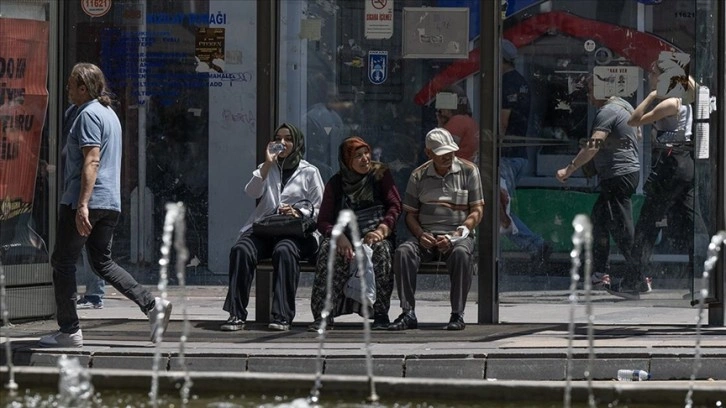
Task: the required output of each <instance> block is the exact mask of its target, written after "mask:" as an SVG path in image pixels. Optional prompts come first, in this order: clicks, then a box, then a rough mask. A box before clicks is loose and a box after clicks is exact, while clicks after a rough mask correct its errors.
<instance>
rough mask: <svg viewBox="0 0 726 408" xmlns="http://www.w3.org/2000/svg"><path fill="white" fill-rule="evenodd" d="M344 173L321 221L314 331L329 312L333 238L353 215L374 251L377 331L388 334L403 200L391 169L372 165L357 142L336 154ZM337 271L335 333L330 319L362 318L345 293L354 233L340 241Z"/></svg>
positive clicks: (333, 182) (333, 185)
mask: <svg viewBox="0 0 726 408" xmlns="http://www.w3.org/2000/svg"><path fill="white" fill-rule="evenodd" d="M338 163H339V165H340V171H338V173H336V174H335V175H333V177H331V178H330V180H329V181H328V183H327V184H326V185H325V193H324V194H323V203H322V204H321V206H320V214H319V216H318V230H319V231H320V232H321V233H322V234H323V236H324V237H325V240H324V241H323V243H322V245H321V247H320V252H319V253H318V261H317V268H316V273H315V282H314V283H313V293H312V299H311V301H310V308H311V309H312V312H313V317H314V318H315V322H314V323H313V324H312V325H311V326H310V330H313V331H314V330H317V329H318V328H320V325H321V323H322V317H321V315H322V312H323V307H324V306H325V295H326V284H327V273H328V269H327V266H328V257H329V256H330V255H331V254H330V236H331V232H332V231H333V226H334V225H335V223H336V220H337V219H338V214H339V213H340V211H341V210H343V209H351V210H353V212H355V215H356V218H357V219H358V228H359V231H360V234H361V238H362V241H363V243H364V244H368V245H370V246H371V248H372V249H373V257H372V258H373V259H372V261H373V270H374V273H375V281H376V301H375V303H374V304H373V313H374V315H373V319H374V320H373V325H372V328H373V329H386V328H387V327H388V324H389V323H390V320H389V318H388V310H389V309H390V306H391V294H392V293H393V274H392V273H391V254H392V253H393V249H394V244H395V241H394V234H393V233H394V230H395V226H396V221H397V220H398V216H399V215H400V214H401V196H400V194H399V193H398V189H397V188H396V184H395V183H394V181H393V175H392V174H391V171H390V170H389V169H388V167H387V166H386V165H384V164H382V163H379V162H374V161H372V160H371V148H370V146H369V145H368V143H366V142H365V141H364V140H363V139H361V138H359V137H350V138H347V139H345V140H344V141H343V143H341V145H340V148H339V151H338ZM336 252H337V254H333V255H334V256H336V260H335V270H334V271H333V290H332V292H331V293H332V295H331V301H332V305H333V308H332V311H331V317H330V318H329V319H328V322H327V327H332V323H333V319H332V316H338V315H342V314H348V313H354V312H358V313H361V310H360V309H361V307H360V306H361V305H360V304H359V303H357V302H355V301H353V300H351V299H347V298H345V296H344V294H343V288H344V286H345V284H346V282H347V280H348V277H349V276H350V273H349V266H350V262H351V261H353V260H354V253H353V244H352V243H351V236H350V230H349V229H347V231H346V233H345V234H341V235H340V236H339V237H338V240H337V247H336Z"/></svg>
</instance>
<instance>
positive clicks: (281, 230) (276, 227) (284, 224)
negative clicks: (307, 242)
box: [252, 200, 316, 238]
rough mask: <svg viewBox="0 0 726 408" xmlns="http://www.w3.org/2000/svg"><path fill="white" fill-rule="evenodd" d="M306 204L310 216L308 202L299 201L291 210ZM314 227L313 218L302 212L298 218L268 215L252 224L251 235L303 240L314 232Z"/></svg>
mask: <svg viewBox="0 0 726 408" xmlns="http://www.w3.org/2000/svg"><path fill="white" fill-rule="evenodd" d="M306 204H307V205H308V206H309V210H310V214H312V211H313V206H312V205H313V204H312V203H311V202H310V200H300V201H298V202H297V203H295V204H293V208H296V209H298V208H300V207H302V206H303V205H306ZM315 227H316V223H315V220H314V219H313V217H311V216H308V215H305V214H303V213H302V212H301V213H300V216H299V217H293V216H292V215H286V214H270V215H267V216H265V217H264V218H262V219H260V220H258V221H255V222H254V223H253V224H252V233H253V234H254V235H256V236H258V237H265V238H279V237H294V238H304V237H307V236H309V235H310V234H311V233H312V232H313V231H315Z"/></svg>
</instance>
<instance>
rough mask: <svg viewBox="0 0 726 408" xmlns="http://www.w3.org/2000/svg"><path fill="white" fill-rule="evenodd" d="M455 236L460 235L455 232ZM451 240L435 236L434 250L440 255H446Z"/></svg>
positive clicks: (444, 236) (442, 236)
mask: <svg viewBox="0 0 726 408" xmlns="http://www.w3.org/2000/svg"><path fill="white" fill-rule="evenodd" d="M456 234H459V235H461V233H460V232H458V230H457V232H456ZM451 246H452V245H451V240H450V239H449V237H447V236H446V235H437V236H436V249H438V250H439V252H441V253H446V252H448V251H449V250H450V249H451Z"/></svg>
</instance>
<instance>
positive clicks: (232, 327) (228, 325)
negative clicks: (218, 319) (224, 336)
mask: <svg viewBox="0 0 726 408" xmlns="http://www.w3.org/2000/svg"><path fill="white" fill-rule="evenodd" d="M244 328H245V321H244V320H242V319H240V318H239V317H235V316H230V317H229V319H227V321H226V322H224V323H223V324H222V325H221V326H220V327H219V329H220V330H222V331H239V330H242V329H244Z"/></svg>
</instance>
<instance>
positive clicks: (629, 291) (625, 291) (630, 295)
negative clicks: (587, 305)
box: [605, 280, 647, 300]
mask: <svg viewBox="0 0 726 408" xmlns="http://www.w3.org/2000/svg"><path fill="white" fill-rule="evenodd" d="M643 283H644V284H645V282H643ZM646 288H647V286H646ZM605 290H606V291H607V292H608V293H609V294H611V295H613V296H618V297H621V298H623V299H628V300H639V299H640V292H641V290H640V288H634V287H631V286H628V285H623V281H622V280H620V281H618V282H617V283H613V284H611V285H610V287H605Z"/></svg>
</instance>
